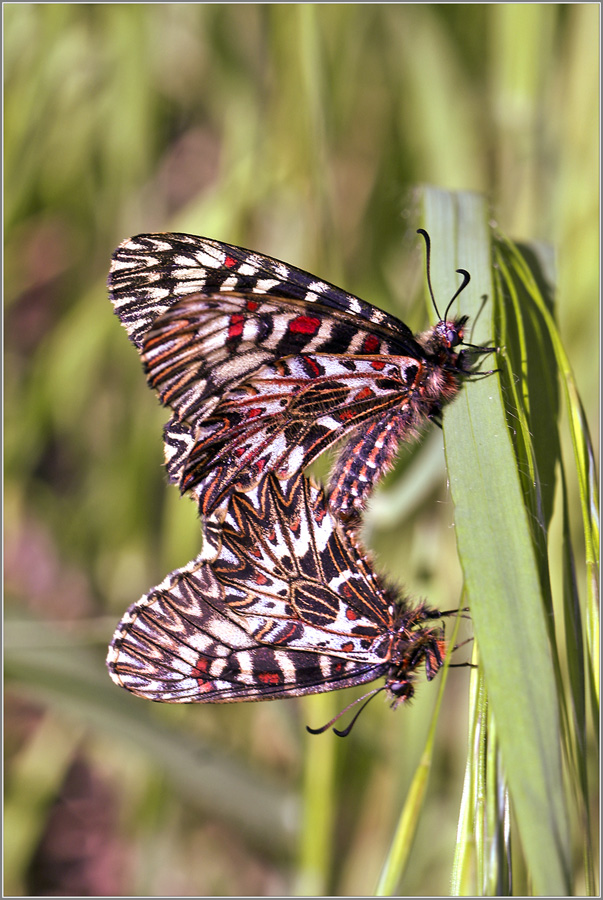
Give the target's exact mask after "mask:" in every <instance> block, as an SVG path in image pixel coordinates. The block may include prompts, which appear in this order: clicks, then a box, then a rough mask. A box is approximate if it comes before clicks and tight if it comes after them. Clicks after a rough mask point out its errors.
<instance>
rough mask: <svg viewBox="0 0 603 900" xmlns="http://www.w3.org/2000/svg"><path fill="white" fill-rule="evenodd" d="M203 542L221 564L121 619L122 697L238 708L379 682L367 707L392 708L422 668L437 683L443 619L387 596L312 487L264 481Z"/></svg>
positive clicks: (155, 594) (184, 577) (195, 565)
mask: <svg viewBox="0 0 603 900" xmlns="http://www.w3.org/2000/svg"><path fill="white" fill-rule="evenodd" d="M208 531H209V532H210V533H208V534H206V539H207V541H208V543H209V544H211V545H212V554H211V555H212V557H213V558H212V561H211V562H210V561H208V559H207V558H206V554H205V553H203V554H202V555H201V556H200V557H198V558H197V559H195V560H193V561H192V562H191V563H189V564H188V565H187V566H184V567H183V568H182V569H177V570H176V571H174V572H172V573H171V574H170V575H168V576H167V578H166V579H165V580H164V581H163V582H162V583H161V584H160V585H159V586H158V587H156V588H154V589H153V590H152V591H150V593H148V594H146V595H145V596H144V597H142V598H141V599H140V600H139V601H138V602H137V603H135V604H134V605H133V606H131V607H130V609H129V610H128V611H127V612H126V614H125V616H124V617H123V619H122V621H121V623H120V625H119V626H118V628H117V631H116V632H115V635H114V637H113V641H112V642H111V645H110V648H109V654H108V657H107V666H108V668H109V672H110V674H111V677H112V679H113V681H114V682H115V683H116V684H118V685H120V686H121V687H124V688H127V689H128V690H129V691H132V692H133V693H134V694H138V695H139V696H141V697H145V698H147V699H150V700H160V701H164V702H170V703H233V702H237V701H243V700H274V699H277V698H283V697H297V696H301V695H304V694H315V693H321V692H324V691H334V690H339V689H340V688H345V687H350V686H353V685H359V684H363V683H365V682H370V681H373V680H375V679H377V678H382V677H383V678H385V684H384V685H383V686H382V687H380V688H377V689H376V690H375V691H373V692H371V694H372V693H376V692H378V691H379V690H385V691H386V693H387V696H388V698H389V699H390V701H391V704H392V706H394V707H395V706H397V705H398V704H399V703H400V702H402V701H407V700H409V699H410V698H411V697H412V696H413V694H414V682H415V680H416V677H417V673H418V670H419V669H420V668H421V667H424V669H425V672H426V675H427V678H428V679H429V680H431V679H432V678H433V677H434V676H435V675H436V673H437V672H438V669H439V668H440V667H441V665H442V662H443V657H444V654H445V640H444V631H443V628H442V627H441V624H438V625H434V624H433V623H434V622H435V621H436V620H439V619H441V617H442V615H443V614H442V613H440V612H439V611H438V610H434V609H430V608H428V607H427V606H425V605H419V606H416V607H412V606H411V605H410V604H409V602H408V601H407V600H406V599H405V598H403V597H399V596H396V594H395V593H394V592H393V591H392V590H391V589H390V588H387V587H385V586H384V584H383V582H382V581H381V579H380V578H379V577H378V576H377V574H376V573H375V572H374V571H373V569H372V567H371V564H370V561H369V560H368V558H367V557H366V555H365V554H364V553H363V552H362V551H361V550H360V549H359V547H358V546H357V545H356V544H355V543H354V540H353V537H352V535H351V533H350V532H348V531H346V530H344V529H342V528H341V527H339V525H338V524H337V521H336V520H335V519H334V518H333V517H332V515H331V514H330V512H329V508H328V504H327V502H326V498H325V494H324V493H323V491H322V490H320V489H318V488H317V487H315V486H314V485H313V484H312V483H311V482H310V481H309V479H308V478H307V477H306V476H304V475H298V476H297V477H296V478H294V479H291V480H279V479H278V478H277V477H276V476H275V475H271V474H269V475H267V476H266V477H265V478H262V479H261V481H260V482H259V484H258V485H257V486H256V487H255V488H253V489H251V490H249V491H248V492H246V493H238V492H234V493H232V494H231V495H230V498H229V501H228V504H227V506H226V512H225V515H224V518H223V521H222V522H221V524H219V525H218V523H217V522H216V521H215V520H214V521H212V522H210V523H209V524H208ZM329 724H332V723H329ZM325 727H328V726H325ZM320 730H324V729H320ZM348 730H349V729H348ZM337 733H339V734H343V733H345V732H337Z"/></svg>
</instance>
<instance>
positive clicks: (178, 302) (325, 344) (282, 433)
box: [109, 232, 489, 519]
mask: <svg viewBox="0 0 603 900" xmlns="http://www.w3.org/2000/svg"><path fill="white" fill-rule="evenodd" d="M421 233H422V234H423V236H424V237H425V240H426V243H427V248H428V261H429V238H428V236H427V235H426V233H425V232H421ZM458 272H459V273H460V274H462V275H463V283H462V285H461V287H460V288H459V290H458V291H457V292H456V294H455V295H454V297H453V298H452V300H451V301H450V304H451V303H452V302H453V301H454V299H455V297H456V296H458V294H459V293H460V291H461V290H462V289H463V287H465V285H466V284H467V283H468V281H469V275H468V273H467V272H465V271H464V270H462V269H459V270H458ZM427 274H428V283H429V287H430V292H431V295H432V297H433V291H432V290H431V280H430V277H429V262H428V266H427ZM109 290H110V295H111V299H112V301H113V304H114V308H115V312H116V313H117V315H118V317H119V319H120V321H121V322H122V324H123V325H124V327H125V328H126V331H127V332H128V334H129V336H130V338H131V340H132V341H133V343H134V344H135V345H136V347H137V348H138V350H139V352H140V354H141V357H142V361H143V365H144V368H145V371H146V374H147V379H148V382H149V384H150V385H151V387H153V388H154V389H155V390H157V392H158V394H159V397H160V399H161V401H162V403H163V404H164V405H166V406H168V407H169V408H171V410H172V411H173V415H172V418H171V420H170V422H169V423H168V424H167V426H166V428H165V434H164V440H165V450H166V463H167V468H168V473H169V476H170V479H171V480H172V481H174V482H176V483H178V484H179V486H180V489H181V491H182V492H183V493H185V492H190V493H191V494H192V495H193V496H194V497H195V498H196V499H197V501H198V503H199V507H200V511H201V513H202V514H203V515H207V516H209V515H212V514H213V513H214V512H215V511H216V510H217V509H218V508H219V507H220V505H221V504H223V503H224V502H226V500H227V498H228V495H229V493H230V492H231V491H233V490H234V491H236V490H245V489H247V488H249V487H251V486H253V485H254V484H257V482H258V480H259V479H260V478H261V477H262V476H263V475H265V474H266V473H267V472H274V473H276V474H277V475H278V477H279V478H282V479H289V478H292V477H294V476H295V475H297V474H298V473H299V472H301V471H302V470H303V469H304V468H305V467H306V466H307V465H308V464H309V463H311V462H312V461H313V460H314V459H315V458H316V457H317V456H318V455H319V454H320V453H322V452H323V451H324V450H325V449H327V448H328V447H330V446H331V445H332V444H333V443H334V442H336V441H340V440H341V439H342V438H347V444H346V446H345V447H344V448H343V450H342V452H341V453H340V454H339V457H338V461H337V462H336V464H335V467H334V470H333V473H332V476H331V481H330V486H329V490H328V498H329V501H328V502H329V505H330V508H331V510H332V511H333V513H334V514H336V515H338V516H339V517H342V518H344V519H348V518H350V517H356V516H357V514H358V513H359V512H361V510H362V508H363V507H364V505H365V503H366V500H367V498H368V496H369V494H370V492H371V490H372V488H373V486H374V484H375V483H376V482H377V481H378V479H379V477H380V476H381V475H382V473H383V472H384V471H386V470H387V469H388V468H389V466H390V465H391V463H392V460H393V458H394V457H395V454H396V453H397V450H398V447H399V445H400V443H401V442H403V441H405V440H408V439H410V438H412V437H414V436H415V435H416V434H417V432H418V430H419V429H420V427H421V426H422V425H424V424H425V423H426V422H428V421H430V420H432V421H434V420H435V421H438V420H439V418H440V416H441V412H442V409H443V407H444V406H445V404H446V403H448V402H449V401H450V400H451V399H452V398H453V397H454V396H455V395H456V394H457V393H458V391H459V389H460V387H461V385H462V383H463V381H465V380H466V379H467V378H469V377H471V375H472V374H473V373H474V372H475V368H476V361H477V358H478V357H479V354H480V353H484V352H489V351H488V350H484V349H482V348H478V347H472V346H471V345H466V344H465V345H463V338H464V330H465V326H466V318H465V317H460V318H456V319H448V310H449V309H450V304H449V305H448V308H447V310H446V312H445V314H444V316H443V318H441V319H440V321H439V322H438V323H437V324H436V325H435V326H433V327H432V328H430V329H429V330H428V331H426V332H424V333H423V334H420V335H417V336H415V335H413V334H412V332H411V331H410V329H409V328H408V327H407V326H406V325H404V324H403V323H402V322H400V321H399V320H398V319H396V318H395V317H394V316H391V315H388V314H387V313H385V312H382V311H381V310H379V309H376V308H375V307H373V306H371V305H370V304H368V303H366V302H364V301H363V300H360V299H359V298H358V297H354V296H353V295H352V294H347V293H346V292H345V291H343V290H341V289H340V288H338V287H335V285H332V284H329V283H327V282H324V281H321V280H319V279H317V278H316V277H315V276H313V275H310V274H309V273H308V272H304V271H302V270H301V269H296V268H295V267H293V266H290V265H287V264H285V263H283V262H280V261H278V260H276V259H272V258H271V257H268V256H263V255H261V254H259V253H253V252H251V251H249V250H244V249H243V248H241V247H236V246H234V245H232V244H225V243H221V242H219V241H212V240H210V239H208V238H202V237H195V236H193V235H186V234H148V235H139V236H137V237H133V238H130V239H129V240H127V241H125V242H124V243H123V244H121V246H120V247H118V249H117V250H116V252H115V254H114V256H113V261H112V266H111V272H110V275H109ZM434 305H435V301H434Z"/></svg>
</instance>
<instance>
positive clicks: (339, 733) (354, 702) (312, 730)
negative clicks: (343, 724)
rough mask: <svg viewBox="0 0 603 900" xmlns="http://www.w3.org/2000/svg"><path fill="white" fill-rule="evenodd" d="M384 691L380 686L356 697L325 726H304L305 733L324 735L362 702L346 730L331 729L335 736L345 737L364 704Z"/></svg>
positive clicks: (383, 686)
mask: <svg viewBox="0 0 603 900" xmlns="http://www.w3.org/2000/svg"><path fill="white" fill-rule="evenodd" d="M384 690H385V685H384V684H383V685H381V687H378V688H373V690H372V691H369V692H368V694H363V695H362V697H358V698H357V699H356V700H352V702H351V703H348V705H347V706H346V707H345V709H342V710H341V711H340V712H338V713H337V715H336V716H333V718H332V719H331V721H330V722H327V724H326V725H323V726H322V728H310V726H309V725H306V731H307V732H309V733H310V734H324V733H325V731H328V730H329V728H332V727H333V725H334V724H335V722H337V721H338V720H339V719H341V717H342V716H343V715H345V713H347V711H348V710H350V709H352V707H353V706H356V705H357V704H358V703H362V701H363V700H364V701H365V703H362V706H361V707H360V709H359V710H358V712H357V713H356V715H355V716H354V718H353V719H352V721H351V722H350V724H349V725H348V727H347V728H345V729H344V730H343V731H338V730H337V729H336V728H333V731H334V732H335V734H336V735H337V736H338V737H347V735H348V734H349V733H350V731H351V730H352V727H353V725H354V723H355V721H356V719H357V718H358V716H359V715H360V713H361V712H362V710H363V709H364V707H365V706H366V704H367V703H368V702H369V701H370V700H372V699H373V697H374V696H375V695H376V694H379V693H380V692H381V691H384Z"/></svg>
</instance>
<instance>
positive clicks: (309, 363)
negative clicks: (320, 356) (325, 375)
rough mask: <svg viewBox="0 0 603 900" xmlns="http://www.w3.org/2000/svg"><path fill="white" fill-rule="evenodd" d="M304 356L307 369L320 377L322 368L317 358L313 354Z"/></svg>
mask: <svg viewBox="0 0 603 900" xmlns="http://www.w3.org/2000/svg"><path fill="white" fill-rule="evenodd" d="M302 358H303V360H304V365H305V367H306V369H308V370H309V371H310V372H312V373H313V375H314V377H315V378H318V377H319V376H320V375H321V369H320V366H319V365H318V363H317V362H316V360H314V359H312V357H311V356H304V357H302Z"/></svg>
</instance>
